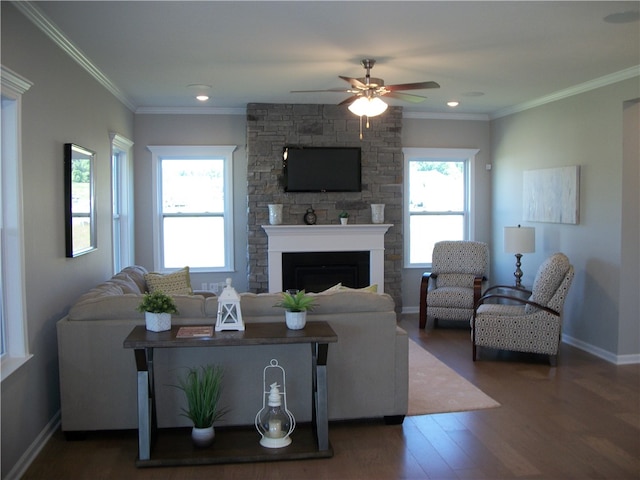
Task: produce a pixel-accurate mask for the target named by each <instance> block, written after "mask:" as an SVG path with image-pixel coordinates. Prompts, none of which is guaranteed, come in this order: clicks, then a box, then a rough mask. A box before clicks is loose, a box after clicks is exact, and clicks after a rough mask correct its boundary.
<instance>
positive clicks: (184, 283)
mask: <svg viewBox="0 0 640 480" xmlns="http://www.w3.org/2000/svg"><path fill="white" fill-rule="evenodd" d="M144 278H145V280H146V281H147V288H148V290H149V292H151V293H153V292H155V291H161V292H163V293H165V294H166V295H192V294H193V289H192V288H191V277H190V276H189V267H184V268H181V269H180V270H178V271H176V272H172V273H167V274H162V273H156V272H150V273H147V274H146V275H145V276H144Z"/></svg>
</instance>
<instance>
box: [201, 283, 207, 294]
mask: <svg viewBox="0 0 640 480" xmlns="http://www.w3.org/2000/svg"><path fill="white" fill-rule="evenodd" d="M200 287H201V288H200V290H202V291H203V292H206V291H207V282H202V285H200Z"/></svg>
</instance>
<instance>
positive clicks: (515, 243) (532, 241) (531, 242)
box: [504, 225, 536, 253]
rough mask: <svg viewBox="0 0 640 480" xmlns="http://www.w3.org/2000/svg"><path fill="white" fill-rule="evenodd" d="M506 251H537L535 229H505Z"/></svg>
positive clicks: (518, 227) (519, 227)
mask: <svg viewBox="0 0 640 480" xmlns="http://www.w3.org/2000/svg"><path fill="white" fill-rule="evenodd" d="M504 251H505V252H506V253H531V252H535V251H536V230H535V228H533V227H521V226H520V225H518V226H517V227H504Z"/></svg>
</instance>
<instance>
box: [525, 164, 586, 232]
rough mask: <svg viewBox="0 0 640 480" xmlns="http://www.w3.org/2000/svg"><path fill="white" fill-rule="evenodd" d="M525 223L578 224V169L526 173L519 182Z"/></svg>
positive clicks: (550, 169) (553, 169)
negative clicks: (520, 183)
mask: <svg viewBox="0 0 640 480" xmlns="http://www.w3.org/2000/svg"><path fill="white" fill-rule="evenodd" d="M522 185H523V188H522V195H523V210H524V220H525V221H529V222H547V223H568V224H577V223H578V222H579V213H580V212H579V210H580V166H579V165H573V166H570V167H557V168H544V169H540V170H526V171H525V172H524V173H523V182H522Z"/></svg>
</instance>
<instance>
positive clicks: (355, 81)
mask: <svg viewBox="0 0 640 480" xmlns="http://www.w3.org/2000/svg"><path fill="white" fill-rule="evenodd" d="M339 77H340V78H341V79H342V80H344V81H345V82H349V83H350V84H351V86H353V87H356V88H361V89H363V90H366V89H368V88H369V87H368V86H367V85H366V84H364V83H362V82H361V81H360V80H358V79H357V78H351V77H343V76H342V75H339Z"/></svg>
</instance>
